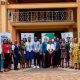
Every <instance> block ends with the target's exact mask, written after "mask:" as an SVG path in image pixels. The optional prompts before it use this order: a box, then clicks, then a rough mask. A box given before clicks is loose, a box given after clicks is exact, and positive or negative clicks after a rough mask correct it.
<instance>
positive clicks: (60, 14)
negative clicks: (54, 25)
mask: <svg viewBox="0 0 80 80" xmlns="http://www.w3.org/2000/svg"><path fill="white" fill-rule="evenodd" d="M11 21H12V22H15V23H17V22H63V21H64V22H65V21H66V22H67V21H73V10H64V11H26V12H12V13H11Z"/></svg>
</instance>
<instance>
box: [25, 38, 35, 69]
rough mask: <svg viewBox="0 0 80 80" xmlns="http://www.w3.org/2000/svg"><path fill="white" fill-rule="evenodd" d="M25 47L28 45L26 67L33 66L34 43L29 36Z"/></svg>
mask: <svg viewBox="0 0 80 80" xmlns="http://www.w3.org/2000/svg"><path fill="white" fill-rule="evenodd" d="M25 47H26V67H28V68H31V65H32V59H34V53H33V43H32V42H31V37H28V41H27V42H26V43H25Z"/></svg>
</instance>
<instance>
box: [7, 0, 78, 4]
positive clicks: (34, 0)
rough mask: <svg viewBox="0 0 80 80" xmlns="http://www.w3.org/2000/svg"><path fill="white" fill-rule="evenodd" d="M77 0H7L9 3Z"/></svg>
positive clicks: (67, 0)
mask: <svg viewBox="0 0 80 80" xmlns="http://www.w3.org/2000/svg"><path fill="white" fill-rule="evenodd" d="M76 1H77V0H8V2H9V3H10V4H14V3H17V4H23V3H60V2H61V3H62V2H76Z"/></svg>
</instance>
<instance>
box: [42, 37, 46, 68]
mask: <svg viewBox="0 0 80 80" xmlns="http://www.w3.org/2000/svg"><path fill="white" fill-rule="evenodd" d="M42 54H43V61H42V63H43V64H42V65H43V67H44V68H46V54H47V39H46V38H44V41H43V43H42Z"/></svg>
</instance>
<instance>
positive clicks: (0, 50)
mask: <svg viewBox="0 0 80 80" xmlns="http://www.w3.org/2000/svg"><path fill="white" fill-rule="evenodd" d="M1 67H2V47H1V45H0V72H2V70H1Z"/></svg>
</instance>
